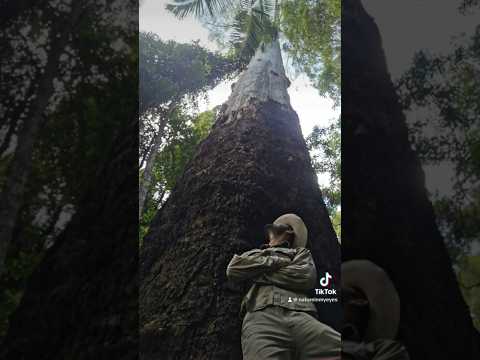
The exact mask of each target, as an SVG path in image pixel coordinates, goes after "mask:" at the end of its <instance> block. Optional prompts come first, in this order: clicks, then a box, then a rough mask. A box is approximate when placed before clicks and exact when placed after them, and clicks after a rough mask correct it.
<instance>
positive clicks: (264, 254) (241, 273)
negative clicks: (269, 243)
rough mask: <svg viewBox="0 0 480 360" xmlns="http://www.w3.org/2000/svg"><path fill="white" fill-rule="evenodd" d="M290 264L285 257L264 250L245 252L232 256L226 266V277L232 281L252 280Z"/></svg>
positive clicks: (289, 260)
mask: <svg viewBox="0 0 480 360" xmlns="http://www.w3.org/2000/svg"><path fill="white" fill-rule="evenodd" d="M290 262H291V259H290V258H289V257H288V256H286V255H282V254H276V253H272V252H268V251H265V250H253V251H247V252H245V253H243V254H242V255H234V256H233V258H232V260H230V263H229V264H228V266H227V277H228V278H229V279H230V280H234V281H242V280H248V279H253V278H256V277H259V276H260V275H263V274H266V273H268V272H272V271H276V270H278V269H281V268H282V267H283V266H287V265H288V264H290Z"/></svg>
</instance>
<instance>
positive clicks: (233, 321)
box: [140, 101, 340, 360]
mask: <svg viewBox="0 0 480 360" xmlns="http://www.w3.org/2000/svg"><path fill="white" fill-rule="evenodd" d="M230 119H231V120H229V117H228V116H226V115H220V117H219V118H218V119H217V122H216V124H215V125H214V128H213V129H212V131H211V133H210V135H209V136H208V137H207V139H205V141H204V142H203V143H202V144H201V145H200V147H199V149H198V151H197V154H196V155H195V157H194V158H193V160H192V161H191V162H190V163H189V164H188V165H187V168H186V171H185V173H184V174H183V176H182V177H181V178H180V179H179V180H178V182H177V186H176V188H175V189H174V190H173V192H172V194H171V196H170V198H169V199H168V200H167V202H166V204H165V205H164V207H163V208H162V209H161V210H160V212H159V213H158V214H157V216H156V218H155V219H154V221H153V223H152V225H151V228H150V232H149V234H148V235H147V236H146V238H145V240H144V247H143V251H142V254H141V294H140V302H141V305H140V317H141V354H142V359H144V360H154V359H160V358H161V359H176V360H181V359H198V360H201V359H232V360H234V359H241V358H242V355H241V348H240V326H241V319H240V318H239V316H238V313H239V309H240V302H241V299H242V297H243V295H244V294H245V292H246V291H247V289H248V286H235V285H232V284H230V283H227V279H226V275H225V270H226V267H227V264H228V262H229V261H230V259H231V257H232V256H233V254H234V253H241V252H243V251H246V250H249V249H251V248H253V247H257V246H259V245H260V244H262V243H263V242H264V236H263V226H264V224H266V223H269V222H272V221H273V220H274V219H275V218H276V217H277V216H279V215H281V214H283V213H286V212H294V213H297V214H298V215H300V216H301V217H302V218H303V219H304V221H305V223H306V225H307V227H308V229H309V239H310V247H311V248H312V252H313V256H314V259H315V262H316V265H317V268H318V271H319V274H322V273H324V272H325V271H326V270H328V271H330V272H331V273H332V274H334V278H335V279H338V270H339V265H340V249H339V245H338V242H337V239H336V236H335V233H334V230H333V228H332V225H331V223H330V220H329V217H328V214H327V211H326V208H325V205H324V203H323V201H322V195H321V193H320V190H319V187H318V184H317V179H316V176H315V173H314V171H313V169H312V166H311V163H310V158H309V154H308V151H307V149H306V146H305V142H304V139H303V137H302V134H301V131H300V126H299V122H298V117H297V115H296V114H295V112H294V111H293V110H292V109H291V108H290V107H289V106H287V105H280V104H279V103H276V102H273V101H268V102H266V103H261V104H259V103H255V102H250V104H249V105H248V106H246V107H243V108H242V109H241V110H240V111H238V112H235V113H234V114H233V116H231V117H230ZM321 310H322V316H323V319H324V321H326V322H330V323H332V322H335V321H336V325H338V321H339V320H340V318H339V316H338V315H339V313H338V311H339V309H338V305H323V307H322V309H321Z"/></svg>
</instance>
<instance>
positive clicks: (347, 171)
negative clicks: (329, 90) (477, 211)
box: [342, 0, 480, 360]
mask: <svg viewBox="0 0 480 360" xmlns="http://www.w3.org/2000/svg"><path fill="white" fill-rule="evenodd" d="M342 4H343V8H342V77H343V81H342V260H349V259H354V258H367V259H370V260H372V261H373V262H375V263H377V264H378V265H380V266H381V267H383V268H384V269H385V270H386V271H387V272H388V274H389V275H390V277H391V278H392V280H393V282H394V284H395V286H396V288H397V289H398V291H399V294H400V298H401V302H402V306H401V325H400V333H399V337H400V339H401V340H403V341H404V342H405V344H406V346H407V348H408V351H409V352H410V354H411V358H412V360H434V359H435V360H443V359H445V360H447V359H449V360H451V359H478V358H480V353H479V347H480V345H479V344H480V342H479V337H478V333H477V332H476V331H475V329H474V328H473V326H472V322H471V319H470V316H469V313H468V309H467V306H466V305H465V302H464V301H463V298H462V296H461V294H460V291H459V288H458V284H457V281H456V278H455V275H454V273H453V270H452V266H451V262H450V259H449V257H448V254H447V252H446V249H445V246H444V243H443V239H442V236H441V234H440V233H439V231H438V228H437V226H436V223H435V216H434V212H433V208H432V205H431V203H430V201H429V200H428V197H427V193H426V190H425V179H424V174H423V171H422V168H421V164H420V162H419V160H418V158H417V156H416V154H415V152H414V151H413V150H412V149H411V147H410V144H409V141H408V137H407V127H406V123H405V118H404V116H403V114H402V109H401V107H400V105H399V103H398V101H397V96H396V94H395V90H394V87H393V85H392V82H391V80H390V77H389V74H388V70H387V66H386V61H385V56H384V53H383V49H382V46H381V39H380V35H379V32H378V29H377V26H376V24H375V23H374V21H373V19H372V18H371V17H370V16H369V15H368V14H367V13H366V12H365V10H364V9H363V7H362V5H361V2H360V1H359V0H346V1H343V2H342Z"/></svg>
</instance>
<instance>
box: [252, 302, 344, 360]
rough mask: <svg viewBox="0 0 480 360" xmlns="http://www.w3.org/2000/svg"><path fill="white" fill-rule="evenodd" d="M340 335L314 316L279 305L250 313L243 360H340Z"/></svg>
mask: <svg viewBox="0 0 480 360" xmlns="http://www.w3.org/2000/svg"><path fill="white" fill-rule="evenodd" d="M341 348H342V346H341V336H340V333H338V332H337V331H335V330H334V329H332V328H331V327H329V326H327V325H325V324H323V323H321V322H320V321H318V320H317V319H316V318H315V317H314V316H313V315H312V314H309V313H307V312H302V311H295V310H289V309H286V308H283V307H280V306H268V307H266V308H264V309H261V310H257V311H253V312H247V314H246V315H245V317H244V319H243V325H242V351H243V360H274V359H275V360H334V359H338V360H340V358H341V357H340V356H341Z"/></svg>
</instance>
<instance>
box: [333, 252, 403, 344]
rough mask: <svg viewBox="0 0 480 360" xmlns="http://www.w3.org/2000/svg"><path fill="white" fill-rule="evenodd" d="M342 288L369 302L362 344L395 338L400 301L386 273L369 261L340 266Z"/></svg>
mask: <svg viewBox="0 0 480 360" xmlns="http://www.w3.org/2000/svg"><path fill="white" fill-rule="evenodd" d="M342 287H353V288H357V289H359V290H361V291H362V292H363V293H364V294H365V296H366V297H367V299H368V302H369V306H370V317H369V320H368V326H367V331H366V334H365V341H367V342H368V341H372V340H375V339H394V338H395V337H396V336H397V332H398V326H399V323H400V298H399V296H398V292H397V290H396V289H395V286H394V285H393V283H392V281H391V280H390V278H389V277H388V275H387V273H386V272H385V271H384V270H383V269H382V268H381V267H379V266H377V265H375V264H374V263H373V262H371V261H369V260H350V261H346V262H344V263H342Z"/></svg>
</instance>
